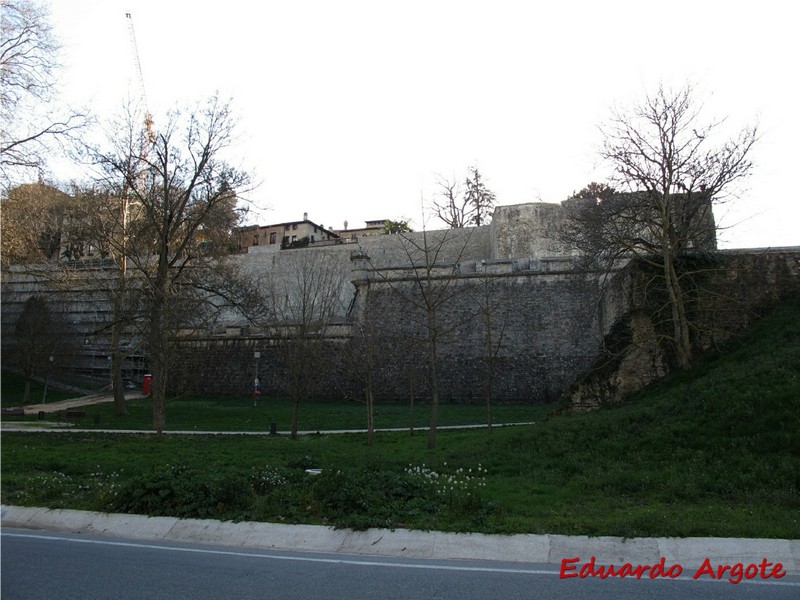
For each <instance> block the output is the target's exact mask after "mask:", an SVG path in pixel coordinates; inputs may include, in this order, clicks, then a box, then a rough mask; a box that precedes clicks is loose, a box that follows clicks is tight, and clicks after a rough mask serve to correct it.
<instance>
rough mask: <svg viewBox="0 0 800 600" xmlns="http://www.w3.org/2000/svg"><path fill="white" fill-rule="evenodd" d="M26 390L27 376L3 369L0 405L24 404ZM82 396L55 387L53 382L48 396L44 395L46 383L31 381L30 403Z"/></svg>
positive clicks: (0, 385) (6, 406) (48, 388)
mask: <svg viewBox="0 0 800 600" xmlns="http://www.w3.org/2000/svg"><path fill="white" fill-rule="evenodd" d="M24 392H25V378H24V377H23V376H22V375H19V374H17V373H12V372H10V371H3V372H2V375H1V376H0V406H2V407H3V408H9V407H12V406H22V399H23V397H24ZM78 396H81V394H80V393H78V392H64V391H59V390H56V389H54V387H53V385H52V382H51V384H50V385H48V387H47V396H46V397H45V396H44V383H43V382H39V381H32V382H31V393H30V398H29V400H28V404H41V402H42V400H43V399H44V400H46V401H47V402H58V401H60V400H69V399H70V398H76V397H78Z"/></svg>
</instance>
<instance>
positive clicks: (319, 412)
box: [2, 373, 553, 432]
mask: <svg viewBox="0 0 800 600" xmlns="http://www.w3.org/2000/svg"><path fill="white" fill-rule="evenodd" d="M21 383H22V378H21V377H20V376H18V375H15V374H10V373H4V375H3V379H2V385H3V388H2V396H3V397H4V398H5V397H6V393H7V392H6V389H7V387H8V389H10V390H12V392H10V393H9V395H11V393H13V390H16V389H20V393H19V398H21V387H20V386H21ZM6 386H7V387H6ZM47 395H48V399H49V398H50V392H49V391H48V393H47ZM69 397H74V394H73V395H72V396H69ZM38 398H39V400H38V402H41V393H40V394H39V395H38ZM64 399H66V398H64ZM48 401H49V400H48ZM53 401H55V398H53ZM18 404H19V403H17V404H13V403H12V402H11V401H8V400H4V401H3V406H4V407H6V406H16V405H18ZM126 404H127V411H128V414H127V415H125V416H117V415H115V411H114V405H113V403H107V404H98V405H92V406H87V407H85V411H86V418H85V419H84V421H83V422H82V423H81V428H94V429H133V430H152V423H153V413H152V403H151V401H150V400H149V399H142V400H129V401H128V402H127V403H126ZM552 408H553V407H552V406H550V405H531V404H498V405H495V406H493V407H492V415H493V418H492V420H493V422H494V423H495V424H502V423H523V422H534V421H540V420H542V419H544V417H545V416H546V415H547V413H548V411H549V410H551V409H552ZM291 414H292V403H291V400H289V399H288V398H271V397H262V398H259V399H258V401H257V403H256V406H253V399H252V398H243V397H235V396H217V397H213V396H208V397H203V396H193V397H180V398H172V399H169V400H168V401H167V431H270V426H271V424H272V423H275V424H276V426H277V428H278V429H279V430H288V429H290V424H291ZM412 416H413V419H412ZM7 418H8V420H15V421H36V420H37V415H28V416H27V417H7ZM429 419H430V406H429V405H427V404H425V403H423V402H417V403H416V404H415V406H414V410H413V415H412V414H411V411H410V410H409V406H408V405H407V404H402V403H390V404H380V405H378V406H376V407H375V424H376V427H378V428H398V427H402V428H407V427H408V426H409V424H410V423H411V422H412V421H413V425H414V427H415V428H422V427H425V426H427V424H428V421H429ZM45 420H46V421H57V416H56V415H55V414H52V413H49V414H45ZM485 422H486V409H485V407H484V406H483V405H465V404H447V405H442V406H441V407H440V410H439V424H440V425H480V424H482V423H485ZM299 427H300V429H301V430H304V431H312V432H314V431H325V430H336V429H365V428H366V408H365V405H364V403H362V402H357V401H350V402H339V401H337V402H333V401H325V400H307V401H305V402H303V403H302V404H301V407H300V413H299Z"/></svg>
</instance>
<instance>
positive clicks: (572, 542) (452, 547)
mask: <svg viewBox="0 0 800 600" xmlns="http://www.w3.org/2000/svg"><path fill="white" fill-rule="evenodd" d="M2 526H3V527H15V528H22V529H44V530H48V531H61V532H71V533H87V534H98V535H109V536H114V537H125V538H129V539H135V540H141V541H160V542H187V543H197V544H210V543H213V544H219V545H223V546H233V547H238V548H253V549H256V548H258V549H274V550H300V551H309V552H326V553H342V554H361V555H371V556H404V557H409V558H432V559H442V560H447V559H463V560H469V559H473V560H494V561H501V562H525V563H552V564H560V563H561V561H562V560H563V559H564V558H574V557H579V559H580V561H579V562H576V563H574V564H575V565H577V566H579V565H580V564H582V563H584V562H586V561H588V560H589V559H590V558H591V557H592V556H594V557H595V561H596V563H597V564H598V565H608V564H614V565H621V564H624V563H631V564H632V565H641V564H655V563H658V562H659V561H660V560H661V559H662V558H663V559H664V560H665V563H666V564H667V565H672V564H679V565H682V566H683V567H684V569H685V571H686V572H690V571H691V572H693V571H694V570H695V569H697V568H699V567H700V565H701V564H702V563H703V561H704V560H705V559H706V558H708V559H709V560H710V562H711V564H712V565H714V566H715V568H716V565H722V564H726V565H733V564H736V563H743V564H744V565H747V564H750V563H755V564H759V563H761V561H762V560H763V559H766V560H768V561H769V562H771V563H781V564H782V565H783V569H784V570H785V571H786V572H787V573H792V574H797V573H800V540H770V539H741V538H630V539H623V538H618V537H587V536H565V535H535V534H519V535H508V536H505V535H486V534H481V533H447V532H439V531H412V530H407V529H393V530H389V529H368V530H366V531H352V530H349V529H334V528H332V527H325V526H320V525H285V524H281V523H252V522H247V523H233V522H229V521H225V522H222V521H213V520H200V519H177V518H174V517H146V516H142V515H127V514H106V513H97V512H87V511H79V510H59V509H56V510H51V509H46V508H30V507H21V506H3V507H2Z"/></svg>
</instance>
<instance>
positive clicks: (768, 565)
mask: <svg viewBox="0 0 800 600" xmlns="http://www.w3.org/2000/svg"><path fill="white" fill-rule="evenodd" d="M580 561H581V559H580V557H579V556H575V557H572V558H564V559H562V560H561V570H560V571H559V577H560V578H561V579H569V578H571V577H579V578H581V579H585V578H586V577H599V578H600V579H606V578H608V577H635V578H636V579H659V578H665V579H675V578H676V577H680V575H681V574H682V573H683V566H682V565H680V564H678V563H675V564H672V565H668V564H667V562H666V560H665V559H664V558H663V557H662V558H661V560H659V561H658V562H656V563H653V564H652V565H634V564H632V563H623V564H621V565H619V566H615V565H613V564H611V565H601V564H597V563H596V562H595V557H594V556H592V557H591V558H590V559H589V560H588V561H586V562H583V563H581V562H580ZM687 574H688V572H687ZM784 575H786V571H784V569H783V564H781V563H779V562H778V563H772V562H770V561H768V560H767V559H766V558H764V559H762V560H761V562H759V563H749V564H745V563H735V564H732V565H714V564H712V563H711V560H710V559H708V558H706V559H704V560H703V562H702V563H701V564H700V566H699V567H697V569H695V571H694V573H693V574H692V579H700V578H702V577H707V578H708V579H727V580H728V581H730V582H731V583H739V582H740V581H742V580H743V579H780V578H781V577H783V576H784Z"/></svg>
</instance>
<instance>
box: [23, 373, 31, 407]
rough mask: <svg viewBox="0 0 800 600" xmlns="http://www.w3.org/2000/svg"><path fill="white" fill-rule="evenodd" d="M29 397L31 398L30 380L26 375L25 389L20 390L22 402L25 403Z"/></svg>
mask: <svg viewBox="0 0 800 600" xmlns="http://www.w3.org/2000/svg"><path fill="white" fill-rule="evenodd" d="M30 399H31V380H30V379H29V378H28V377H26V378H25V391H24V392H22V403H23V404H27V403H28V401H29V400H30Z"/></svg>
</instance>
